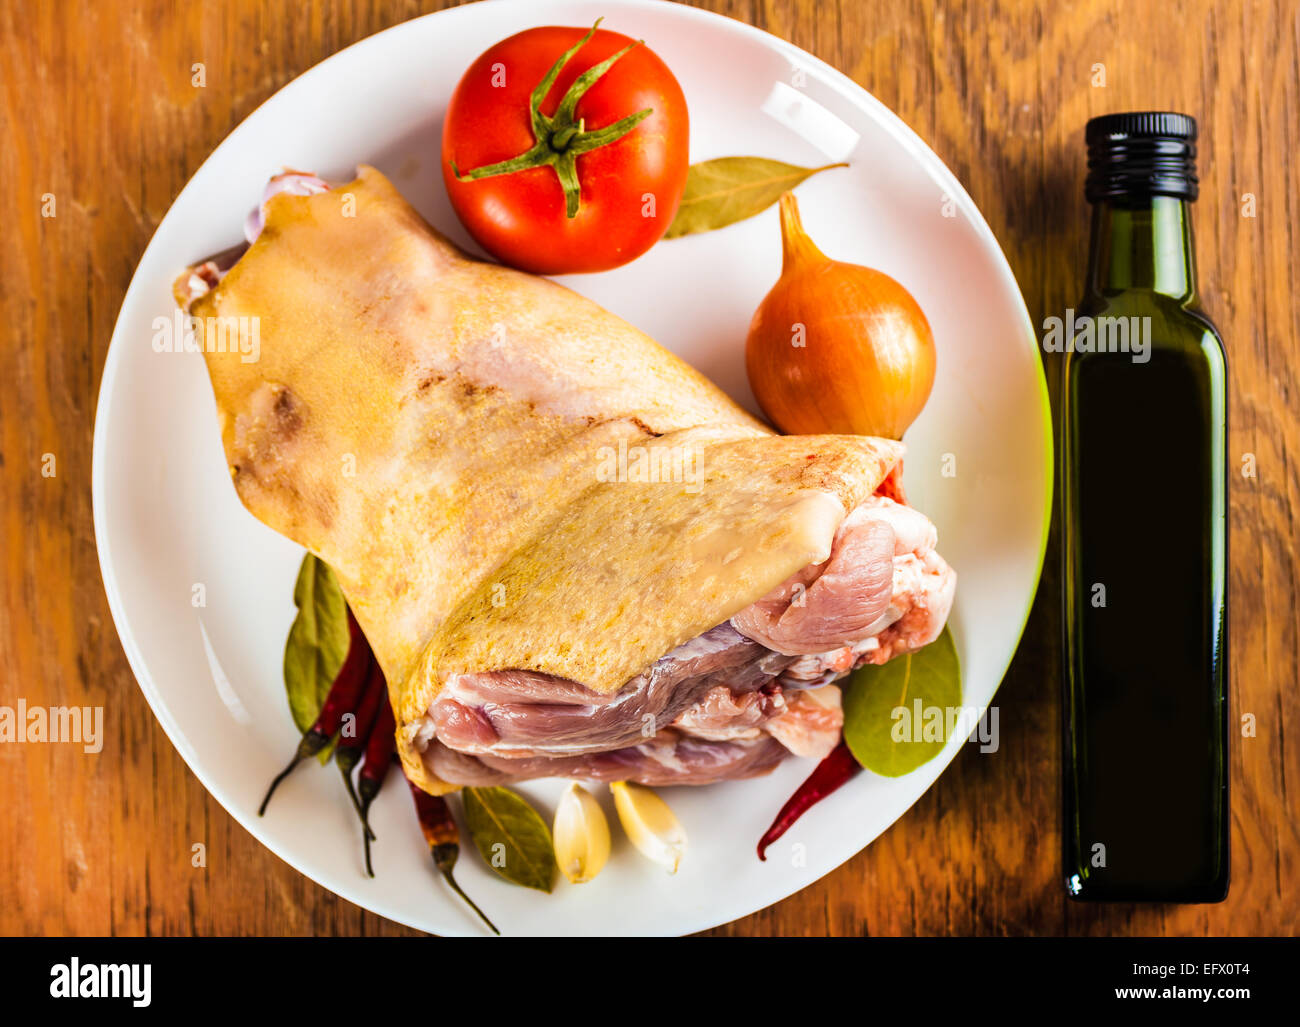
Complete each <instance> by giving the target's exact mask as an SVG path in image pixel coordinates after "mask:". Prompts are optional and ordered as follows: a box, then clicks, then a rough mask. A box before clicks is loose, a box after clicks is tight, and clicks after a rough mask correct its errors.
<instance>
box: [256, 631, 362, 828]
mask: <svg viewBox="0 0 1300 1027" xmlns="http://www.w3.org/2000/svg"><path fill="white" fill-rule="evenodd" d="M372 659H373V657H372V655H371V652H370V643H368V642H367V641H366V636H365V635H363V634H362V633H361V626H360V625H359V624H357V621H356V618H355V617H353V616H352V611H351V610H348V654H347V656H346V657H345V658H344V660H343V666H342V667H341V668H339V672H338V676H337V677H335V678H334V684H333V685H331V686H330V690H329V694H328V695H326V696H325V702H324V704H323V705H322V706H321V710H320V713H319V715H318V716H317V717H316V720H315V722H314V723H313V724H312V726H311V727H309V728H308V729H307V730H306V731H305V732H304V733H303V736H302V741H300V742H299V743H298V749H297V751H296V752H295V753H294V754H293V759H292V760H290V761H289V765H288V766H287V767H285V768H284V769H283V770H282V771H280V773H278V774H277V775H276V776H275V779H274V780H273V781H272V782H271V786H270V787H269V788H268V789H267V790H266V798H264V799H263V800H262V805H261V806H259V807H258V809H257V815H258V816H259V817H260V816H262V814H264V813H265V812H266V807H267V804H268V803H269V802H270V801H271V796H272V795H273V794H275V790H276V788H278V787H279V786H280V782H281V781H283V780H284V779H285V778H286V777H288V776H289V775H290V773H292V772H293V769H294V768H295V767H296V766H298V764H299V763H301V762H302V761H303V760H305V759H309V758H310V757H312V756H315V755H316V754H317V753H319V752H320V751H321V750H322V749H324V748H325V746H326V745H328V744H329V742H330V739H331V738H333V737H334V736H335V735H336V734H338V730H339V726H340V725H341V724H342V723H343V716H344V714H347V713H353V712H355V711H356V708H357V703H358V702H359V701H360V699H361V695H362V692H363V690H364V689H365V686H366V680H367V678H368V677H369V670H370V663H371V661H372Z"/></svg>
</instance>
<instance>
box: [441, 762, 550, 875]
mask: <svg viewBox="0 0 1300 1027" xmlns="http://www.w3.org/2000/svg"><path fill="white" fill-rule="evenodd" d="M461 796H462V798H463V800H464V804H465V823H466V825H467V826H468V827H469V833H470V837H471V838H472V839H473V840H474V847H475V848H476V849H478V852H479V855H480V856H482V857H483V860H484V862H486V863H487V865H488V866H490V867H491V868H492V869H493V870H494V871H496V873H497V874H499V875H500V876H501V877H504V878H505V879H506V880H507V881H510V882H511V883H512V884H520V885H523V886H524V887H525V888H535V889H537V890H538V891H544V892H550V890H551V886H552V885H553V883H554V881H555V870H556V866H555V850H554V848H553V847H552V845H551V831H550V828H548V827H547V826H546V821H545V820H543V819H542V817H541V815H540V814H539V813H538V812H537V811H536V810H535V809H533V807H532V806H530V805H529V804H528V802H527V801H526V800H525V799H524V797H523V796H521V795H519V794H518V793H516V792H512V791H511V790H510V789H509V788H500V787H496V788H465V789H464V790H463V791H462V792H461Z"/></svg>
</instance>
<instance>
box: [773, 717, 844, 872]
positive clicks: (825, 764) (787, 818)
mask: <svg viewBox="0 0 1300 1027" xmlns="http://www.w3.org/2000/svg"><path fill="white" fill-rule="evenodd" d="M861 769H862V765H861V764H859V763H858V761H857V760H856V759H854V758H853V753H851V752H850V751H849V747H848V744H847V743H845V742H840V744H839V745H837V746H836V747H835V748H834V750H833V751H832V752H831V754H830V755H829V756H827V757H826V758H825V759H824V760H822V761H821V762H820V763H818V764H817V767H816V769H815V770H814V771H813V772H812V773H811V774H810V775H808V780H807V781H805V782H804V783H803V784H801V785H800V786H799V787H798V788H797V789H796V790H795V793H794V794H793V795H792V796H790V798H789V800H788V801H787V802H786V804H785V805H784V806H782V807H781V812H780V813H778V814H777V815H776V819H775V820H774V821H772V826H771V827H769V828H768V829H767V831H766V832H764V834H763V837H762V838H760V839H759V840H758V858H759V859H762V860H766V859H767V855H766V853H767V847H768V846H769V845H771V844H772V843H773V842H774V841H776V840H777V839H778V838H780V837H781V835H783V834H785V833H786V831H788V830H790V825H792V824H793V823H794V822H795V821H796V820H798V819H799V818H800V817H801V816H803V815H804V813H806V812H807V811H808V810H809V809H810V808H811V807H813V806H814V805H816V804H817V803H818V802H820V801H821V800H822V799H824V798H826V796H828V795H830V794H831V792H833V791H835V789H837V788H838V787H839V786H840V785H842V784H843V783H844V782H845V781H847V780H849V778H851V777H853V776H854V775H855V774H856V773H857V772H858V771H859V770H861Z"/></svg>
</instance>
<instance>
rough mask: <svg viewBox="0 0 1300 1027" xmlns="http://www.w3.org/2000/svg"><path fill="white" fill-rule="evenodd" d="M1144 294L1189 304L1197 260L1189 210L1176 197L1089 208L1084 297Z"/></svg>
mask: <svg viewBox="0 0 1300 1027" xmlns="http://www.w3.org/2000/svg"><path fill="white" fill-rule="evenodd" d="M1132 289H1140V290H1149V291H1151V292H1157V293H1161V294H1162V295H1165V296H1172V297H1173V298H1174V299H1177V300H1182V301H1184V302H1191V301H1192V300H1194V299H1195V298H1196V255H1195V249H1194V247H1193V243H1192V218H1191V204H1190V203H1188V201H1187V200H1185V199H1182V198H1180V197H1177V196H1150V197H1126V198H1123V199H1118V200H1115V199H1107V200H1100V201H1098V202H1097V203H1095V204H1094V205H1093V208H1092V242H1091V245H1090V248H1089V256H1088V280H1087V292H1088V295H1090V296H1094V297H1099V298H1100V297H1106V296H1113V295H1115V294H1116V293H1120V292H1126V291H1129V290H1132Z"/></svg>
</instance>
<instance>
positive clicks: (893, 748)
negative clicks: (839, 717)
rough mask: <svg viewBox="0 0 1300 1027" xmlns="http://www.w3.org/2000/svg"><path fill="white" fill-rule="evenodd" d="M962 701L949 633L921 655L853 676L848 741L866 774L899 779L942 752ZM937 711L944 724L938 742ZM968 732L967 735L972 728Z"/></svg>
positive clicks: (847, 700) (848, 705) (868, 668)
mask: <svg viewBox="0 0 1300 1027" xmlns="http://www.w3.org/2000/svg"><path fill="white" fill-rule="evenodd" d="M961 699H962V687H961V666H960V664H959V662H958V659H957V647H956V646H955V645H954V644H953V640H952V633H951V632H950V631H949V630H948V629H947V628H946V627H945V628H944V629H943V633H942V634H941V635H940V636H939V637H938V638H937V639H935V640H934V641H933V642H931V643H930V644H929V645H927V646H925V647H924V648H923V649H918V650H917V651H916V652H912V653H908V654H907V655H905V656H898V657H895V658H894V659H892V660H890V661H889V662H888V663H886V664H883V665H881V666H872V665H867V666H865V667H861V668H859V669H858V670H856V671H854V672H853V675H852V677H851V678H850V679H849V684H848V687H847V688H846V689H845V690H844V741H845V742H847V743H848V746H849V749H850V750H851V751H852V752H853V757H854V759H856V760H857V761H858V762H859V763H860V764H862V766H864V767H866V768H867V769H868V770H871V771H874V772H875V773H877V774H881V775H883V776H885V777H901V776H902V775H904V774H907V773H910V772H911V771H913V770H915V769H916V768H917V767H919V766H921V765H922V764H924V763H928V762H929V761H930V760H932V759H934V757H935V756H937V755H938V754H939V752H940V751H941V750H942V749H943V747H944V745H945V744H946V741H947V728H948V725H949V724H951V723H952V717H951V716H950V715H949V711H956V710H960V709H961ZM918 700H919V701H920V707H919V710H920V714H921V715H920V717H919V718H918V716H917V713H918V706H917V701H918ZM936 710H937V711H941V713H942V716H943V724H944V727H943V729H942V731H941V732H939V734H940V737H937V738H936V737H934V735H935V733H936V732H935V729H936V728H937V727H938V721H937V717H938V715H939V714H937V713H935V712H933V711H936ZM964 726H965V727H966V730H968V731H969V730H970V729H971V728H973V727H974V725H973V724H964Z"/></svg>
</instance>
